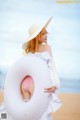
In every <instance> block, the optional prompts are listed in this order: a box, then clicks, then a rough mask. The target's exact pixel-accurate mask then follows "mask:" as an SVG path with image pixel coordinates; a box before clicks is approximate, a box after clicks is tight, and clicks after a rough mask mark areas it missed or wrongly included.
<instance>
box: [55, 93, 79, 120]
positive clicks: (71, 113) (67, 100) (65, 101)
mask: <svg viewBox="0 0 80 120" xmlns="http://www.w3.org/2000/svg"><path fill="white" fill-rule="evenodd" d="M59 98H60V99H61V100H62V107H61V108H60V109H59V110H58V111H57V112H55V113H54V120H80V94H67V93H61V94H59Z"/></svg>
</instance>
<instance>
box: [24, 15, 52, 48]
mask: <svg viewBox="0 0 80 120" xmlns="http://www.w3.org/2000/svg"><path fill="white" fill-rule="evenodd" d="M51 19H52V17H50V18H49V20H48V21H47V22H46V24H44V25H42V26H40V27H39V28H38V30H37V32H36V33H34V34H33V35H31V36H29V37H28V38H27V39H26V42H25V43H24V44H23V45H22V48H23V49H24V50H26V46H27V42H29V41H30V40H32V39H34V38H35V37H36V36H37V35H38V34H39V33H40V32H41V30H42V29H43V28H45V29H46V28H47V26H48V24H49V23H50V21H51Z"/></svg>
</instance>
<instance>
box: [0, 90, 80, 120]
mask: <svg viewBox="0 0 80 120" xmlns="http://www.w3.org/2000/svg"><path fill="white" fill-rule="evenodd" d="M59 98H60V99H61V101H62V107H61V108H60V109H59V110H58V111H57V112H55V113H54V114H53V120H80V94H69V93H60V94H59ZM3 100H4V96H3V92H2V91H0V104H1V103H2V102H3Z"/></svg>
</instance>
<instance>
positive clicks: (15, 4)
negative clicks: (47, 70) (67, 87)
mask: <svg viewBox="0 0 80 120" xmlns="http://www.w3.org/2000/svg"><path fill="white" fill-rule="evenodd" d="M50 16H52V17H53V19H52V21H51V23H50V24H49V26H48V28H47V30H48V32H49V34H48V42H49V44H50V45H51V47H52V52H53V56H54V59H55V63H56V67H57V71H58V73H59V76H60V77H63V78H70V79H80V4H58V3H56V0H3V1H2V0H0V66H1V65H2V66H9V65H11V64H13V62H14V61H15V60H16V59H17V58H18V57H20V56H21V55H22V54H23V50H22V48H21V46H22V44H23V43H24V42H25V40H26V38H27V37H28V32H27V31H28V28H29V27H30V25H32V24H33V23H40V24H43V23H45V21H46V20H47V19H48V18H49V17H50Z"/></svg>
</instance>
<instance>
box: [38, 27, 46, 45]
mask: <svg viewBox="0 0 80 120" xmlns="http://www.w3.org/2000/svg"><path fill="white" fill-rule="evenodd" d="M43 42H45V43H46V42H47V31H46V30H45V29H43V30H42V31H41V37H40V40H39V43H43Z"/></svg>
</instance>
